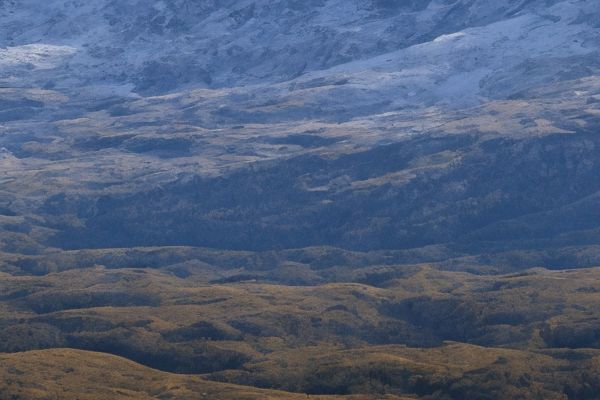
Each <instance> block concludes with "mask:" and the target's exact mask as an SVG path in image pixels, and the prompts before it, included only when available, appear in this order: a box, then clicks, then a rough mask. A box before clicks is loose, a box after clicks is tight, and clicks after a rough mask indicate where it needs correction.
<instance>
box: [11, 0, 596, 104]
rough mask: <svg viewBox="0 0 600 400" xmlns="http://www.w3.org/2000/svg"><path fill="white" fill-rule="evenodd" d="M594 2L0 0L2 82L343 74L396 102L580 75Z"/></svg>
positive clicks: (220, 80)
mask: <svg viewBox="0 0 600 400" xmlns="http://www.w3.org/2000/svg"><path fill="white" fill-rule="evenodd" d="M599 8H600V7H599V6H598V4H597V2H596V1H593V0H568V1H558V0H551V1H546V0H543V1H542V0H518V1H517V0H505V1H493V0H430V1H393V0H392V1H390V0H352V1H346V0H344V1H341V0H313V1H290V0H286V1H282V0H280V1H269V0H258V1H257V0H237V1H190V0H161V1H154V2H146V1H128V2H120V1H113V0H95V1H88V2H85V1H66V0H51V1H45V2H39V1H37V0H20V1H3V2H1V3H0V20H1V21H2V23H1V24H0V46H3V47H4V49H3V50H2V51H0V79H1V80H0V82H2V83H3V84H4V85H39V86H46V87H55V86H56V87H72V86H75V85H78V86H87V85H95V86H105V87H106V86H107V85H108V86H122V87H124V88H126V89H127V90H132V91H134V92H136V93H139V94H142V95H147V94H162V93H167V92H174V91H178V90H182V89H185V88H191V87H207V88H218V87H235V86H240V85H248V84H254V85H265V84H273V83H281V82H286V81H290V80H294V79H296V81H297V82H298V84H299V85H300V86H303V85H306V84H307V83H306V81H307V79H308V80H310V79H313V76H314V77H315V78H318V79H326V78H327V77H333V78H332V79H334V80H335V81H336V82H338V81H339V79H338V76H347V78H348V79H351V81H350V83H352V84H354V87H350V91H352V93H351V95H352V96H355V95H356V93H354V91H355V90H358V93H359V92H360V91H361V90H367V91H371V90H376V91H377V96H378V97H383V98H385V99H389V101H391V102H393V103H394V104H395V105H398V106H402V105H403V104H405V103H410V104H415V103H419V102H427V103H431V102H434V103H435V102H437V101H438V100H439V101H445V102H451V103H453V102H455V101H456V99H462V98H463V96H465V95H467V96H468V98H469V101H471V100H473V96H477V95H485V96H496V97H497V96H502V95H508V94H510V93H513V92H515V91H517V90H519V89H522V88H523V86H531V85H533V84H539V83H544V82H547V81H553V80H556V79H565V78H574V77H580V76H582V75H585V74H586V73H587V74H589V72H590V68H597V65H596V62H595V60H596V59H598V57H595V56H596V52H597V51H598V47H599V46H600V44H599V43H600V39H599V36H598V35H599V31H600V29H599V25H598V21H599V20H600V10H599ZM586 57H587V58H588V60H587V61H586V62H574V60H575V59H581V58H586ZM581 65H584V66H586V67H587V68H582V67H581ZM51 67H55V69H53V70H52V71H51V72H49V71H48V69H49V68H51ZM307 75H308V76H307ZM298 77H300V79H297V78H298ZM311 82H312V84H313V85H315V84H316V83H315V82H314V81H311ZM309 84H311V83H309ZM340 86H343V87H344V90H346V89H347V88H346V87H345V85H340ZM122 89H123V88H122ZM122 89H121V90H119V91H117V92H122V91H123V90H122ZM335 95H336V96H337V93H336V94H335Z"/></svg>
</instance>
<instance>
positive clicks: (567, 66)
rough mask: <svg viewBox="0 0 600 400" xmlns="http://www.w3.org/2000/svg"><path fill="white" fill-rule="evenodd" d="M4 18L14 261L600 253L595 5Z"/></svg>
mask: <svg viewBox="0 0 600 400" xmlns="http://www.w3.org/2000/svg"><path fill="white" fill-rule="evenodd" d="M0 17H1V20H2V24H0V31H1V35H0V38H1V40H2V43H1V44H2V46H4V47H3V48H2V49H0V83H1V84H2V86H3V88H2V89H0V96H1V100H0V104H1V105H2V109H1V110H0V120H1V121H2V122H3V123H2V126H1V127H0V146H2V148H3V152H2V156H1V157H2V158H1V163H2V166H3V170H2V176H1V178H2V191H1V193H0V210H2V213H3V216H2V220H1V221H0V223H1V224H2V227H3V231H2V242H1V247H2V249H4V250H5V251H9V252H24V253H28V254H30V253H40V252H44V251H46V250H45V249H47V248H48V246H51V247H53V248H75V249H77V248H87V247H94V248H98V247H122V246H148V245H151V246H162V245H190V246H209V247H218V248H223V249H247V250H269V249H283V248H297V247H305V246H321V245H328V246H336V247H342V248H347V249H354V250H362V251H367V250H378V249H391V250H394V249H410V248H429V247H428V246H437V247H436V249H440V248H442V249H443V251H442V253H443V254H446V256H447V257H456V256H460V257H463V256H471V255H488V256H489V254H496V253H498V252H501V253H505V252H514V251H517V252H522V251H527V252H529V251H532V252H534V253H535V254H536V256H535V257H533V256H532V257H533V259H532V260H531V261H527V262H524V263H522V262H518V263H517V264H525V265H529V264H530V263H532V264H533V265H539V262H542V261H543V260H545V262H546V263H556V264H557V265H564V264H566V263H570V262H574V264H581V263H583V264H588V263H591V262H594V261H593V260H595V258H593V259H592V260H590V259H589V257H587V256H586V257H581V258H576V259H573V256H572V254H574V253H577V254H580V253H581V252H583V253H585V247H586V246H589V245H592V244H595V243H597V241H598V232H600V223H599V222H598V221H600V219H598V218H590V215H595V211H594V210H596V208H597V191H598V189H599V188H600V180H599V178H598V176H599V175H598V168H599V166H598V163H597V160H598V159H599V158H598V154H597V151H598V145H599V144H598V143H596V142H597V138H596V137H595V133H596V132H597V130H598V127H599V126H600V117H599V113H600V112H599V110H598V104H600V79H599V76H598V71H599V64H598V60H600V58H599V57H598V55H599V53H598V50H599V48H600V36H599V35H600V25H599V24H598V21H599V20H600V8H599V7H598V5H597V3H596V2H595V1H586V0H578V1H575V0H571V1H508V0H507V1H501V2H498V1H487V0H477V1H474V0H469V1H467V0H460V1H450V0H443V1H442V0H434V1H426V2H416V1H383V0H360V1H359V0H355V1H343V2H341V1H334V0H330V1H324V0H323V1H309V2H306V1H303V2H293V1H278V2H273V1H212V2H196V1H187V0H172V1H171V0H170V1H166V0H165V1H157V2H154V3H151V4H148V3H147V2H125V3H124V2H117V1H108V0H98V1H94V2H77V1H50V2H45V3H43V4H40V3H39V2H37V1H33V0H31V1H20V2H14V1H3V2H2V3H1V4H0ZM440 246H441V247H440ZM573 247H578V248H579V252H575V251H573V250H572V249H573ZM549 249H551V250H552V252H553V253H552V254H553V255H548V251H549ZM561 249H562V250H561ZM567 249H568V250H567ZM565 252H566V253H568V254H570V256H568V257H567V258H566V259H565V258H564V257H566V256H565V255H564V254H565ZM425 253H427V252H425ZM528 254H529V253H528ZM586 254H587V253H586ZM436 257H437V258H439V257H438V255H436ZM436 257H433V258H436ZM442 258H443V257H442ZM429 259H431V257H425V258H424V260H429ZM502 259H505V257H503V258H502ZM526 259H528V258H526ZM565 260H567V261H565ZM583 260H587V261H583Z"/></svg>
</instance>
